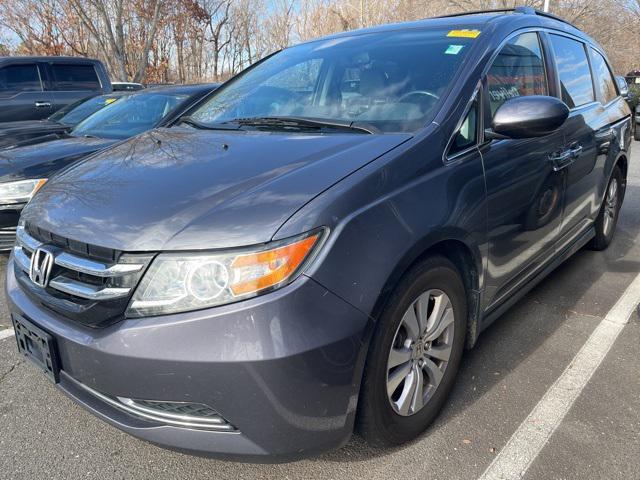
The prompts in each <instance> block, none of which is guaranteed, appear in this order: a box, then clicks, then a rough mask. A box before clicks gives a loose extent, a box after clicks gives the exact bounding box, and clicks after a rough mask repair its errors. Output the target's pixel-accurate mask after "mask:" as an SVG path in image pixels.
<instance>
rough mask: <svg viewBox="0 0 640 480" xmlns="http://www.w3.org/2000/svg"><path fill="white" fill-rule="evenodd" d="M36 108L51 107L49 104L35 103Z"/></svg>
mask: <svg viewBox="0 0 640 480" xmlns="http://www.w3.org/2000/svg"><path fill="white" fill-rule="evenodd" d="M35 106H36V108H49V107H51V102H36V103H35Z"/></svg>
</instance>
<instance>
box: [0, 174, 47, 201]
mask: <svg viewBox="0 0 640 480" xmlns="http://www.w3.org/2000/svg"><path fill="white" fill-rule="evenodd" d="M46 181H47V179H46V178H34V179H32V180H19V181H17V182H7V183H0V203H24V202H28V201H29V200H31V197H33V195H34V194H35V193H36V192H37V191H38V190H39V189H40V187H42V185H44V184H45V182H46Z"/></svg>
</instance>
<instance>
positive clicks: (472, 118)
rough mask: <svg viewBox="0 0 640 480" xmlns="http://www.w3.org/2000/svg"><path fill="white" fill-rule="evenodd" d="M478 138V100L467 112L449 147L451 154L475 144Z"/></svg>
mask: <svg viewBox="0 0 640 480" xmlns="http://www.w3.org/2000/svg"><path fill="white" fill-rule="evenodd" d="M477 140H478V102H474V103H473V105H472V106H471V109H470V110H469V113H467V116H466V117H465V119H464V121H463V122H462V125H460V129H459V130H458V133H456V136H455V137H453V143H452V144H451V146H450V147H449V156H451V155H455V154H456V153H460V152H462V151H464V150H466V149H468V148H469V147H472V146H474V145H475V144H476V143H477Z"/></svg>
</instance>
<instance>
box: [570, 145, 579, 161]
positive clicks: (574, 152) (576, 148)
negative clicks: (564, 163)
mask: <svg viewBox="0 0 640 480" xmlns="http://www.w3.org/2000/svg"><path fill="white" fill-rule="evenodd" d="M569 151H570V152H571V155H572V156H573V158H574V160H575V159H576V158H578V157H579V156H580V155H582V145H575V146H573V147H571V149H570V150H569Z"/></svg>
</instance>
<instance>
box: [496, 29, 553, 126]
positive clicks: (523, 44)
mask: <svg viewBox="0 0 640 480" xmlns="http://www.w3.org/2000/svg"><path fill="white" fill-rule="evenodd" d="M487 87H488V93H489V103H490V105H491V115H493V114H494V113H495V112H496V110H497V109H498V107H500V105H502V104H503V103H504V102H506V101H507V100H509V99H510V98H516V97H524V96H529V95H547V94H548V91H549V90H548V85H547V76H546V73H545V69H544V60H543V57H542V49H541V48H540V41H539V39H538V34H537V33H534V32H528V33H523V34H521V35H518V36H516V37H514V38H512V39H511V40H509V43H507V44H506V45H505V46H504V47H503V48H502V50H501V51H500V53H499V54H498V56H497V57H496V59H495V60H494V62H493V64H492V65H491V68H490V69H489V73H488V75H487Z"/></svg>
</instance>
